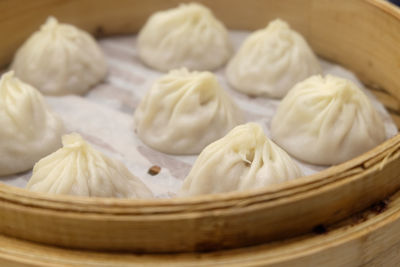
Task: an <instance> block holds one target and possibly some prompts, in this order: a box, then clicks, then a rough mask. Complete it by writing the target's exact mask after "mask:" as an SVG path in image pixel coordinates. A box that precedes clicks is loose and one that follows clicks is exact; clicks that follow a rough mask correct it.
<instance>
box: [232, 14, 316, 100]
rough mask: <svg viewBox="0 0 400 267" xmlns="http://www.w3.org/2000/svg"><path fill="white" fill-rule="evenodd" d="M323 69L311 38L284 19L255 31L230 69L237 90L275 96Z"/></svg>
mask: <svg viewBox="0 0 400 267" xmlns="http://www.w3.org/2000/svg"><path fill="white" fill-rule="evenodd" d="M319 73H321V67H320V65H319V62H318V59H317V57H316V56H315V55H314V53H313V51H312V50H311V48H310V47H309V46H308V44H307V42H306V41H305V40H304V38H303V37H302V36H301V35H300V34H299V33H297V32H295V31H294V30H292V29H291V28H290V27H289V25H288V24H287V23H286V22H284V21H282V20H280V19H277V20H274V21H272V22H270V23H269V24H268V26H267V27H266V28H265V29H262V30H258V31H256V32H254V33H252V34H251V35H250V36H249V37H248V38H247V39H246V40H245V41H244V43H243V44H242V46H241V47H240V49H239V51H238V52H237V53H236V55H235V56H234V57H233V58H232V59H231V61H230V62H229V63H228V67H227V69H226V76H227V79H228V81H229V83H230V84H231V85H232V87H233V88H235V89H236V90H238V91H240V92H242V93H245V94H247V95H253V96H267V97H273V98H282V97H284V96H285V95H286V93H287V92H288V91H289V89H290V88H292V87H293V86H294V85H295V84H296V83H297V82H300V81H302V80H304V79H306V78H308V77H309V76H312V75H314V74H319Z"/></svg>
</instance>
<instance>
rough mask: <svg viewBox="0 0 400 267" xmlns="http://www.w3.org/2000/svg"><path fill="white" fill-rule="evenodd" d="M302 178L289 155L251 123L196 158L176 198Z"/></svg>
mask: <svg viewBox="0 0 400 267" xmlns="http://www.w3.org/2000/svg"><path fill="white" fill-rule="evenodd" d="M300 176H302V172H301V170H300V168H299V167H298V166H297V164H296V163H295V162H294V161H293V160H292V159H291V158H290V156H289V155H288V154H287V153H286V152H285V151H283V150H282V149H281V148H279V147H278V146H277V145H276V144H274V143H273V142H272V141H271V140H269V139H268V138H267V137H266V136H265V134H264V132H263V130H262V128H261V127H260V126H259V125H258V124H255V123H247V124H243V125H240V126H237V127H236V128H234V129H233V130H232V131H230V132H229V133H228V134H227V135H226V136H225V137H223V138H221V139H219V140H218V141H216V142H214V143H212V144H210V145H209V146H207V147H206V148H205V149H204V150H203V151H202V152H201V154H200V155H199V157H198V158H197V160H196V162H195V163H194V165H193V168H192V170H191V171H190V173H189V175H188V176H187V177H186V179H185V181H184V183H183V186H182V188H181V190H180V192H179V195H180V196H195V195H202V194H212V193H222V192H231V191H243V190H248V189H256V188H262V187H265V186H269V185H272V184H277V183H282V182H285V181H289V180H292V179H295V178H297V177H300Z"/></svg>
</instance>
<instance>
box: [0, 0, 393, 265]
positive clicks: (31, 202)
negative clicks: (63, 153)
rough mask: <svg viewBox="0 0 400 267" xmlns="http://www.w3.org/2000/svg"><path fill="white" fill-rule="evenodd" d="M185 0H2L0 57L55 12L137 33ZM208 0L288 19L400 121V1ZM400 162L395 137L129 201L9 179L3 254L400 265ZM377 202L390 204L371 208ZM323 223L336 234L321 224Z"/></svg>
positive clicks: (233, 19)
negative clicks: (242, 183) (171, 195)
mask: <svg viewBox="0 0 400 267" xmlns="http://www.w3.org/2000/svg"><path fill="white" fill-rule="evenodd" d="M179 2H181V1H175V0H170V1H162V0H149V1H138V0H136V1H133V0H132V1H128V0H126V1H123V0H119V1H106V0H98V1H91V0H70V1H56V0H36V1H11V0H4V1H1V2H0V10H2V18H3V19H2V20H1V21H0V32H1V33H2V36H5V37H6V38H3V40H2V42H0V64H1V65H2V66H4V67H5V66H7V64H8V63H9V62H10V61H11V59H12V55H13V54H14V52H15V50H16V49H17V48H18V47H19V45H20V44H21V43H22V42H23V41H24V40H25V39H26V38H27V37H28V36H29V35H30V34H31V33H32V32H33V31H35V30H36V29H37V28H38V27H39V25H40V24H42V23H43V21H44V20H45V19H46V17H47V16H48V15H54V16H56V17H57V18H58V19H59V20H60V21H63V22H68V23H72V24H74V25H77V26H79V27H81V28H83V29H85V30H88V31H90V32H92V33H93V34H95V35H97V36H110V35H117V34H130V33H136V32H137V31H138V30H139V29H140V27H141V26H142V25H143V23H144V22H145V21H146V19H147V18H148V16H149V15H150V14H152V13H153V12H155V11H157V10H162V9H166V8H169V7H172V6H176V5H177V4H178V3H179ZM199 2H203V3H204V4H205V5H207V6H208V7H210V8H211V9H212V10H213V11H214V12H215V14H216V16H217V17H218V18H219V19H221V20H222V21H223V22H224V23H225V24H226V25H227V26H228V28H232V29H244V30H255V29H258V28H261V27H264V26H265V25H266V24H267V22H268V21H270V20H272V19H274V18H276V17H280V18H283V19H285V20H287V21H288V22H289V23H290V24H291V25H292V26H293V28H295V29H296V30H298V31H299V32H301V33H302V34H303V35H304V36H305V37H306V39H307V40H308V42H309V43H310V45H311V46H312V48H313V49H314V51H315V52H316V53H317V54H318V55H319V56H321V57H323V58H325V59H328V60H331V61H333V62H336V63H339V64H341V65H343V66H345V67H347V68H349V69H351V70H353V71H354V72H355V73H356V74H357V75H358V77H359V78H360V79H361V80H362V81H363V82H364V83H365V85H366V86H368V87H369V88H370V89H371V91H372V92H373V93H374V94H375V95H376V96H377V97H378V99H380V100H381V102H382V103H384V104H385V106H386V107H387V108H388V109H389V111H390V113H391V115H392V117H393V119H394V121H395V122H396V124H397V125H398V126H400V116H399V115H398V112H400V104H399V103H400V102H399V101H400V78H399V77H398V75H399V70H400V50H399V44H400V11H399V10H398V9H396V8H395V7H394V6H393V5H391V4H389V3H387V2H385V1H378V0H337V1H330V0H284V1H273V0H264V1H259V0H247V1H240V0H217V1H211V0H204V1H199ZM399 167H400V135H397V136H395V137H393V138H392V139H390V140H387V141H386V142H385V143H383V144H381V145H380V146H378V147H376V148H375V149H373V150H371V151H369V152H367V153H365V154H363V155H361V156H359V157H357V158H355V159H352V160H350V161H347V162H345V163H343V164H340V165H337V166H333V167H331V168H329V169H327V170H325V171H322V172H320V173H317V174H315V175H312V176H307V177H304V178H300V179H297V180H294V181H291V182H288V183H285V184H281V185H275V186H271V187H269V188H266V189H260V190H256V191H251V192H240V193H238V192H236V193H228V194H219V195H209V196H199V197H193V198H187V199H164V200H120V199H107V198H83V197H69V196H47V195H43V194H37V193H33V192H28V191H26V190H24V189H19V188H14V187H11V186H7V185H4V184H0V263H4V265H5V266H13V265H16V266H17V265H19V264H26V265H40V266H44V265H45V262H46V264H48V265H51V266H54V265H57V266H59V265H68V264H69V265H77V266H81V265H96V264H100V263H104V264H105V265H107V264H108V265H111V266H124V265H127V264H132V263H134V262H136V263H137V264H150V265H151V264H156V263H163V264H168V263H170V264H172V265H176V264H178V263H181V264H183V265H191V264H200V265H204V264H212V265H214V264H231V265H232V264H237V265H240V266H245V265H269V264H270V265H279V266H283V265H290V264H293V263H296V265H298V266H309V265H308V264H318V263H323V262H325V263H326V261H327V260H329V259H330V261H329V264H332V266H338V264H339V265H342V266H343V264H350V265H351V264H353V265H359V264H367V263H369V264H378V265H379V264H381V263H384V264H394V263H399V264H400V256H399V254H400V253H398V252H399V251H400V235H397V236H396V234H397V233H398V232H399V230H400V195H399V194H397V195H396V192H397V191H398V190H399V189H400V179H399V176H400V169H399ZM389 197H390V201H388V200H385V202H379V201H382V200H384V199H388V198H389ZM377 202H379V203H384V207H385V209H381V210H379V211H380V213H379V214H377V213H376V212H374V210H372V211H368V207H371V205H374V203H377ZM386 206H387V207H386ZM363 211H364V212H363ZM360 212H362V213H360ZM360 214H361V215H360ZM354 216H355V217H354ZM360 216H361V217H360ZM354 218H356V219H357V218H362V220H358V219H357V220H356V222H355V221H354ZM325 227H328V229H329V231H328V232H327V233H323V234H321V235H315V234H314V233H313V229H314V232H315V230H317V232H318V231H320V230H318V229H323V230H325ZM322 232H324V231H322ZM282 240H285V241H282ZM53 246H54V247H53ZM249 246H252V247H249ZM56 247H57V248H56ZM71 249H73V250H71ZM79 249H82V251H78V250H79ZM89 250H91V251H89ZM94 251H103V252H94ZM116 251H118V253H116ZM210 251H214V252H210ZM132 253H140V254H132ZM168 253H175V254H173V255H170V254H168ZM352 253H353V254H352ZM325 266H326V265H325ZM386 266H388V265H386ZM389 266H390V265H389Z"/></svg>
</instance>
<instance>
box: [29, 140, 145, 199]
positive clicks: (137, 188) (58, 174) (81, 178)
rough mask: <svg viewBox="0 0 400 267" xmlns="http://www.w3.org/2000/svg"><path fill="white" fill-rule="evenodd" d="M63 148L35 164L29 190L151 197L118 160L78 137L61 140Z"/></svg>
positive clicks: (66, 193) (64, 193)
mask: <svg viewBox="0 0 400 267" xmlns="http://www.w3.org/2000/svg"><path fill="white" fill-rule="evenodd" d="M62 143H63V146H64V147H63V148H61V149H59V150H57V151H56V152H54V153H53V154H51V155H49V156H47V157H45V158H43V159H41V160H40V161H39V162H38V163H36V164H35V167H34V168H33V174H32V177H31V179H30V180H29V182H28V184H27V186H26V188H27V189H28V190H30V191H34V192H41V193H50V194H63V195H76V196H89V197H118V198H124V197H126V198H151V197H152V196H153V194H152V193H151V191H150V190H149V189H148V188H147V187H146V185H144V184H143V182H142V181H140V180H139V178H137V177H135V176H134V175H132V174H131V173H130V172H129V170H128V169H127V168H126V167H125V166H124V165H123V164H122V163H121V162H118V161H116V160H113V159H110V158H108V157H107V156H105V155H104V154H102V153H100V152H99V151H96V150H95V149H93V148H92V147H91V146H90V145H89V144H88V143H86V142H85V141H84V140H83V139H82V137H81V136H80V135H79V134H76V133H73V134H69V135H64V136H63V137H62Z"/></svg>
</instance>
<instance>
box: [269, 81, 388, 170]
mask: <svg viewBox="0 0 400 267" xmlns="http://www.w3.org/2000/svg"><path fill="white" fill-rule="evenodd" d="M271 134H272V138H273V140H274V141H275V142H276V143H277V144H279V145H280V146H281V147H282V148H284V149H285V150H286V151H287V152H288V153H289V154H291V155H293V156H295V157H296V158H298V159H300V160H303V161H306V162H309V163H312V164H321V165H330V164H338V163H341V162H344V161H346V160H349V159H351V158H353V157H355V156H358V155H360V154H362V153H364V152H366V151H368V150H370V149H371V148H373V147H375V146H376V145H378V144H380V143H381V142H383V141H384V140H385V127H384V124H383V121H382V119H381V117H380V116H379V115H378V113H377V111H376V110H375V109H374V107H373V106H372V104H371V102H370V101H369V99H368V97H367V96H366V95H365V94H364V92H363V91H361V89H359V88H358V87H357V86H356V85H355V84H354V83H352V82H351V81H349V80H346V79H343V78H339V77H335V76H331V75H327V76H326V77H322V76H319V75H316V76H313V77H310V78H308V79H306V80H305V81H303V82H300V83H298V84H297V85H296V86H295V87H294V88H293V89H292V90H291V91H290V92H289V93H288V95H287V96H286V97H285V98H284V99H283V100H282V101H281V103H280V105H279V107H278V110H277V112H276V114H275V116H274V117H273V119H272V123H271Z"/></svg>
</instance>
